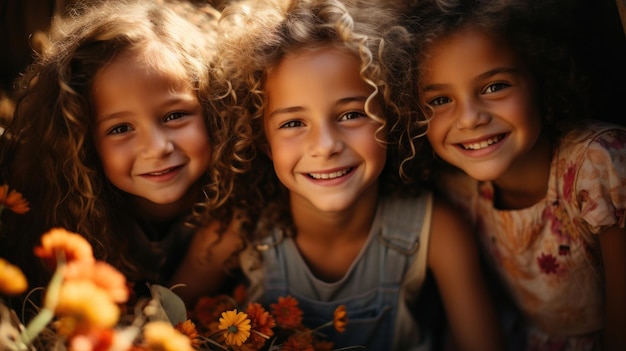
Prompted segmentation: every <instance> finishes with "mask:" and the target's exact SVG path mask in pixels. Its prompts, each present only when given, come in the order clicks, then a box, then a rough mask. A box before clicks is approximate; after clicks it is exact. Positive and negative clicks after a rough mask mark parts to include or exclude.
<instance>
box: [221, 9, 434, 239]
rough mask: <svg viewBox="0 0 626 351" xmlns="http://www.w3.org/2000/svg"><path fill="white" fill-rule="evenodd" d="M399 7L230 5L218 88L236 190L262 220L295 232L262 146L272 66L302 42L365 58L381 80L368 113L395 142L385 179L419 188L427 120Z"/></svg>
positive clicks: (366, 71) (368, 77)
mask: <svg viewBox="0 0 626 351" xmlns="http://www.w3.org/2000/svg"><path fill="white" fill-rule="evenodd" d="M396 8H397V7H395V6H394V5H392V4H390V3H389V2H378V1H363V0H360V1H359V0H354V1H353V0H347V1H346V0H344V1H337V0H298V1H281V0H275V1H272V0H268V1H239V2H237V3H236V4H234V5H232V6H229V7H227V8H225V9H224V10H223V11H222V19H221V25H222V26H224V28H222V30H223V31H224V33H225V38H224V39H223V40H222V41H221V43H220V50H219V52H220V54H219V57H218V60H217V63H216V72H217V73H216V76H217V77H218V79H220V81H221V82H222V88H221V89H219V88H217V89H213V90H212V91H213V92H214V93H216V96H214V98H215V99H218V100H219V101H220V103H222V104H223V108H224V109H225V110H227V111H228V112H227V114H228V115H229V116H230V118H231V119H233V122H232V125H233V128H234V129H233V135H232V144H231V145H232V155H233V158H232V160H231V163H232V165H233V169H232V170H233V172H235V173H237V174H238V181H237V187H236V189H235V193H234V194H235V195H234V196H236V197H237V198H240V199H242V202H245V203H246V204H247V206H248V208H249V209H251V214H252V216H259V215H260V217H261V220H262V221H261V224H260V225H261V227H263V223H267V226H268V229H269V227H271V226H275V225H281V226H283V227H284V228H285V229H286V232H287V233H288V234H293V231H292V230H290V227H291V224H290V215H289V210H288V196H287V191H286V189H285V188H284V187H283V186H282V184H281V183H280V182H279V180H278V178H277V177H276V175H275V173H274V169H273V166H272V162H271V160H270V159H269V158H268V157H267V155H265V154H264V152H263V151H262V150H263V148H264V145H265V144H266V140H265V136H264V131H263V123H262V117H263V112H264V108H265V103H266V98H265V92H264V85H265V81H266V77H267V74H268V72H269V71H271V70H272V69H274V68H275V67H277V66H278V65H279V64H280V63H281V61H282V60H283V58H284V57H286V56H288V55H290V54H292V53H295V52H300V51H302V50H312V49H315V48H319V47H321V46H328V45H332V46H334V47H336V48H339V49H340V50H343V51H344V52H348V53H350V54H352V55H354V56H355V57H358V58H359V59H360V62H361V67H360V72H361V77H362V79H363V80H364V81H365V82H367V83H368V84H369V85H371V86H372V87H373V88H374V92H373V93H372V95H371V96H370V97H369V99H368V101H367V102H366V111H367V114H368V116H369V117H370V118H372V119H374V120H376V121H378V122H380V123H381V124H382V126H381V127H380V129H379V131H378V133H377V135H379V136H380V135H386V137H385V138H384V140H383V139H382V138H378V140H379V142H381V143H385V144H386V145H387V150H388V151H387V163H386V166H385V169H384V170H383V173H382V174H381V186H382V187H383V188H384V189H386V190H398V189H400V188H401V189H403V190H406V189H417V188H418V187H416V186H415V185H414V183H413V182H412V181H413V180H412V179H411V176H415V175H420V172H421V171H427V167H423V166H424V165H425V164H426V163H421V161H420V160H421V159H422V158H421V152H420V150H421V148H422V144H423V142H422V140H424V138H420V137H421V136H423V135H424V133H425V131H426V127H427V126H426V124H427V122H426V121H425V119H424V118H423V114H422V113H421V112H420V111H419V109H418V108H417V102H416V100H415V94H414V92H413V91H411V89H410V88H411V87H412V86H413V84H412V83H411V82H409V81H408V80H406V79H404V77H405V75H406V74H407V71H408V70H412V69H414V68H413V65H414V61H415V60H414V53H413V52H412V50H411V47H410V43H411V38H412V37H411V35H410V34H409V33H408V31H407V30H406V29H405V28H404V27H403V26H402V25H401V24H402V20H403V17H402V15H400V14H399V13H397V11H396V10H395V9H396ZM225 28H227V29H225ZM218 95H219V96H218ZM373 100H376V101H378V102H379V103H380V105H381V106H382V112H381V113H380V114H379V115H376V114H373V113H372V112H371V111H370V109H369V106H370V104H371V102H372V101H373ZM381 132H384V133H381ZM419 178H420V177H418V179H419ZM261 232H264V231H263V230H261ZM265 232H266V231H265ZM263 235H264V234H260V236H263ZM251 239H254V238H251Z"/></svg>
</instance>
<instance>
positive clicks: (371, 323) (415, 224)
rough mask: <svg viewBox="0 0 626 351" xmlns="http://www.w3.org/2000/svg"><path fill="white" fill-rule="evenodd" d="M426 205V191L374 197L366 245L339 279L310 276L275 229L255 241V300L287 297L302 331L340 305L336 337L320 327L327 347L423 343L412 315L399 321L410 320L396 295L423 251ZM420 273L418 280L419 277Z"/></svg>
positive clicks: (329, 316) (290, 242)
mask: <svg viewBox="0 0 626 351" xmlns="http://www.w3.org/2000/svg"><path fill="white" fill-rule="evenodd" d="M430 202H431V196H430V194H424V195H422V196H420V197H416V198H407V199H403V198H385V199H382V200H381V201H380V202H379V205H378V208H377V211H376V217H375V219H374V221H373V224H372V227H371V229H370V234H369V237H368V239H367V242H366V243H365V245H364V247H363V248H362V250H361V252H360V253H359V255H358V257H357V258H356V260H355V261H354V262H353V263H352V266H351V267H350V269H349V270H348V272H347V273H346V275H345V276H344V277H343V278H342V279H341V280H339V281H337V282H332V283H327V282H324V281H321V280H318V279H317V278H315V277H314V276H313V274H312V273H311V271H310V270H309V269H308V267H307V266H306V263H305V262H304V260H303V259H302V257H301V256H300V254H299V251H298V249H297V247H296V245H295V243H294V241H293V240H292V239H291V238H284V239H282V238H281V236H280V234H279V233H278V231H276V232H275V233H274V235H273V236H270V237H268V238H266V240H265V241H264V242H263V244H264V245H263V246H264V247H265V248H266V250H265V251H262V256H263V257H262V259H263V270H264V279H263V289H264V294H265V295H264V296H263V298H262V299H261V302H262V303H263V304H264V305H265V306H266V307H268V306H269V305H270V304H272V303H275V302H276V301H277V300H278V297H280V296H287V295H291V296H293V297H294V298H296V299H297V300H298V302H299V306H300V308H301V309H302V311H303V323H304V325H306V326H307V327H309V328H315V327H317V326H320V325H322V324H324V323H326V322H328V321H332V320H333V312H334V311H335V309H336V308H337V306H339V305H345V306H346V310H347V316H348V324H347V328H346V331H345V332H344V333H337V332H336V331H335V329H334V328H333V327H332V326H330V327H327V328H324V329H322V330H320V332H321V333H323V334H325V335H326V336H327V337H328V340H330V341H332V342H334V347H335V348H340V347H346V346H365V347H366V349H369V350H385V351H386V350H394V349H397V350H409V349H417V346H418V345H424V344H425V343H427V340H425V339H426V338H425V336H424V334H423V333H421V331H420V329H418V326H417V324H416V322H415V320H414V319H413V318H407V316H410V313H409V312H407V310H408V308H410V306H406V304H407V300H411V299H414V298H415V296H413V297H410V298H407V299H404V298H402V296H404V293H405V292H403V291H402V290H403V286H404V282H405V274H406V273H407V271H408V270H409V268H411V265H412V264H413V262H414V261H415V258H416V256H418V255H416V253H418V252H420V255H425V254H426V252H425V251H426V250H427V246H428V245H427V244H428V243H427V242H426V243H422V245H420V240H419V237H420V232H421V231H422V227H423V226H424V225H425V223H426V224H427V228H429V224H430V206H431V203H430ZM425 236H426V237H427V234H426V235H425ZM420 249H421V250H420ZM424 259H425V257H424ZM423 266H424V267H421V268H420V269H421V270H422V271H425V263H423ZM420 274H421V275H422V277H423V275H424V274H425V272H420ZM422 280H423V279H422ZM421 282H422V281H420V282H419V283H418V285H421ZM417 290H419V287H418V289H417ZM415 294H416V293H415ZM411 295H414V294H413V293H411ZM399 301H404V303H399ZM400 309H401V310H403V311H404V313H403V314H402V318H401V319H402V322H401V324H402V326H401V328H399V329H398V330H396V323H398V318H399V317H398V316H399V310H400ZM399 330H401V333H399V332H398V331H399ZM420 349H421V347H420Z"/></svg>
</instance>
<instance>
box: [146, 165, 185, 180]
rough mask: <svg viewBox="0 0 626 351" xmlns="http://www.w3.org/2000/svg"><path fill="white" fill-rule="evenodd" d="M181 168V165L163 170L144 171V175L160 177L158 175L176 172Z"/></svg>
mask: <svg viewBox="0 0 626 351" xmlns="http://www.w3.org/2000/svg"><path fill="white" fill-rule="evenodd" d="M180 168H181V166H174V167H171V168H166V169H163V170H160V171H155V172H148V173H144V174H143V175H144V176H153V177H158V176H162V175H164V174H168V173H171V172H174V171H176V170H178V169H180Z"/></svg>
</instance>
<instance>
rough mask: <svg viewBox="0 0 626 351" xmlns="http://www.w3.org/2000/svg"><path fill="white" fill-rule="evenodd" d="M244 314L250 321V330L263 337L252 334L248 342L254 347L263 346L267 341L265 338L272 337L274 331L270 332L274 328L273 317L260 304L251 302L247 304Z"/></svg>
mask: <svg viewBox="0 0 626 351" xmlns="http://www.w3.org/2000/svg"><path fill="white" fill-rule="evenodd" d="M246 313H247V314H248V317H249V318H250V320H251V323H250V324H252V330H253V331H256V332H258V333H261V334H263V336H261V335H259V334H257V333H252V335H251V336H250V340H251V341H252V343H254V344H255V345H260V346H263V344H264V343H265V341H266V340H267V339H266V338H269V337H271V336H272V335H274V331H273V330H272V328H274V327H275V326H276V321H275V320H274V317H272V315H270V313H269V312H267V311H266V310H265V308H263V306H262V305H261V304H259V303H253V302H251V303H249V304H248V308H247V309H246Z"/></svg>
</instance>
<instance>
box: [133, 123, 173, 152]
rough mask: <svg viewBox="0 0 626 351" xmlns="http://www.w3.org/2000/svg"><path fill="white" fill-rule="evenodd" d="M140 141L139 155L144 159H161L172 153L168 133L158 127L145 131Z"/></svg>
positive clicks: (171, 144)
mask: <svg viewBox="0 0 626 351" xmlns="http://www.w3.org/2000/svg"><path fill="white" fill-rule="evenodd" d="M140 140H141V141H140V142H141V145H140V150H141V154H142V156H143V157H145V158H162V157H164V156H166V155H168V154H170V153H171V152H172V151H174V143H173V142H172V140H171V138H170V137H169V134H168V132H167V131H166V130H162V129H161V128H158V127H152V128H149V129H146V130H145V131H144V132H143V133H142V135H141V138H140Z"/></svg>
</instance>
